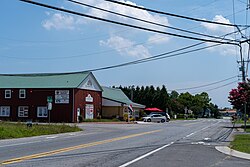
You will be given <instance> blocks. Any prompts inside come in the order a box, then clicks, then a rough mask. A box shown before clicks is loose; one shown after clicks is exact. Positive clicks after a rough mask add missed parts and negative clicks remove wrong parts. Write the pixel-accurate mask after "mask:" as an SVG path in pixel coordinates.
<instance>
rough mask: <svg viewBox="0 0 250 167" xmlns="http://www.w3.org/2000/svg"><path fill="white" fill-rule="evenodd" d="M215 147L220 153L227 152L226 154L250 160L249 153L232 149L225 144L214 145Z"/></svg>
mask: <svg viewBox="0 0 250 167" xmlns="http://www.w3.org/2000/svg"><path fill="white" fill-rule="evenodd" d="M215 149H216V150H218V151H219V152H221V153H224V154H227V155H230V156H233V157H238V158H242V159H247V160H250V154H247V153H243V152H240V151H236V150H233V149H231V148H229V147H227V146H216V147H215Z"/></svg>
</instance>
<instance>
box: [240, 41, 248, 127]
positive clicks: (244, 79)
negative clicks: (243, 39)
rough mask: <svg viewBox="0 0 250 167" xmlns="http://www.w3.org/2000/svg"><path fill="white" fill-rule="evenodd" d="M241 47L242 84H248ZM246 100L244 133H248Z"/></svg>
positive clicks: (244, 105) (245, 105) (245, 106)
mask: <svg viewBox="0 0 250 167" xmlns="http://www.w3.org/2000/svg"><path fill="white" fill-rule="evenodd" d="M239 46H240V57H241V72H242V82H243V83H246V75H245V74H246V73H245V61H244V58H243V55H242V46H241V44H240V45H239ZM246 103H247V102H246V99H245V101H244V104H243V107H244V131H245V132H246V122H247V118H246V112H247V104H246Z"/></svg>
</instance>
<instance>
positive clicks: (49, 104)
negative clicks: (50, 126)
mask: <svg viewBox="0 0 250 167" xmlns="http://www.w3.org/2000/svg"><path fill="white" fill-rule="evenodd" d="M52 102H53V99H52V96H47V107H48V116H49V123H50V111H51V110H52Z"/></svg>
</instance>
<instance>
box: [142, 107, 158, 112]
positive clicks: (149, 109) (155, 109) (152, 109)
mask: <svg viewBox="0 0 250 167" xmlns="http://www.w3.org/2000/svg"><path fill="white" fill-rule="evenodd" d="M144 110H146V111H161V112H162V110H161V109H159V108H145V109H144Z"/></svg>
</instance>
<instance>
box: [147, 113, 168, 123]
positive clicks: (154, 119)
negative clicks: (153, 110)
mask: <svg viewBox="0 0 250 167" xmlns="http://www.w3.org/2000/svg"><path fill="white" fill-rule="evenodd" d="M143 121H144V122H162V123H164V122H166V117H165V116H163V115H161V114H152V115H148V116H146V117H143Z"/></svg>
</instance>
